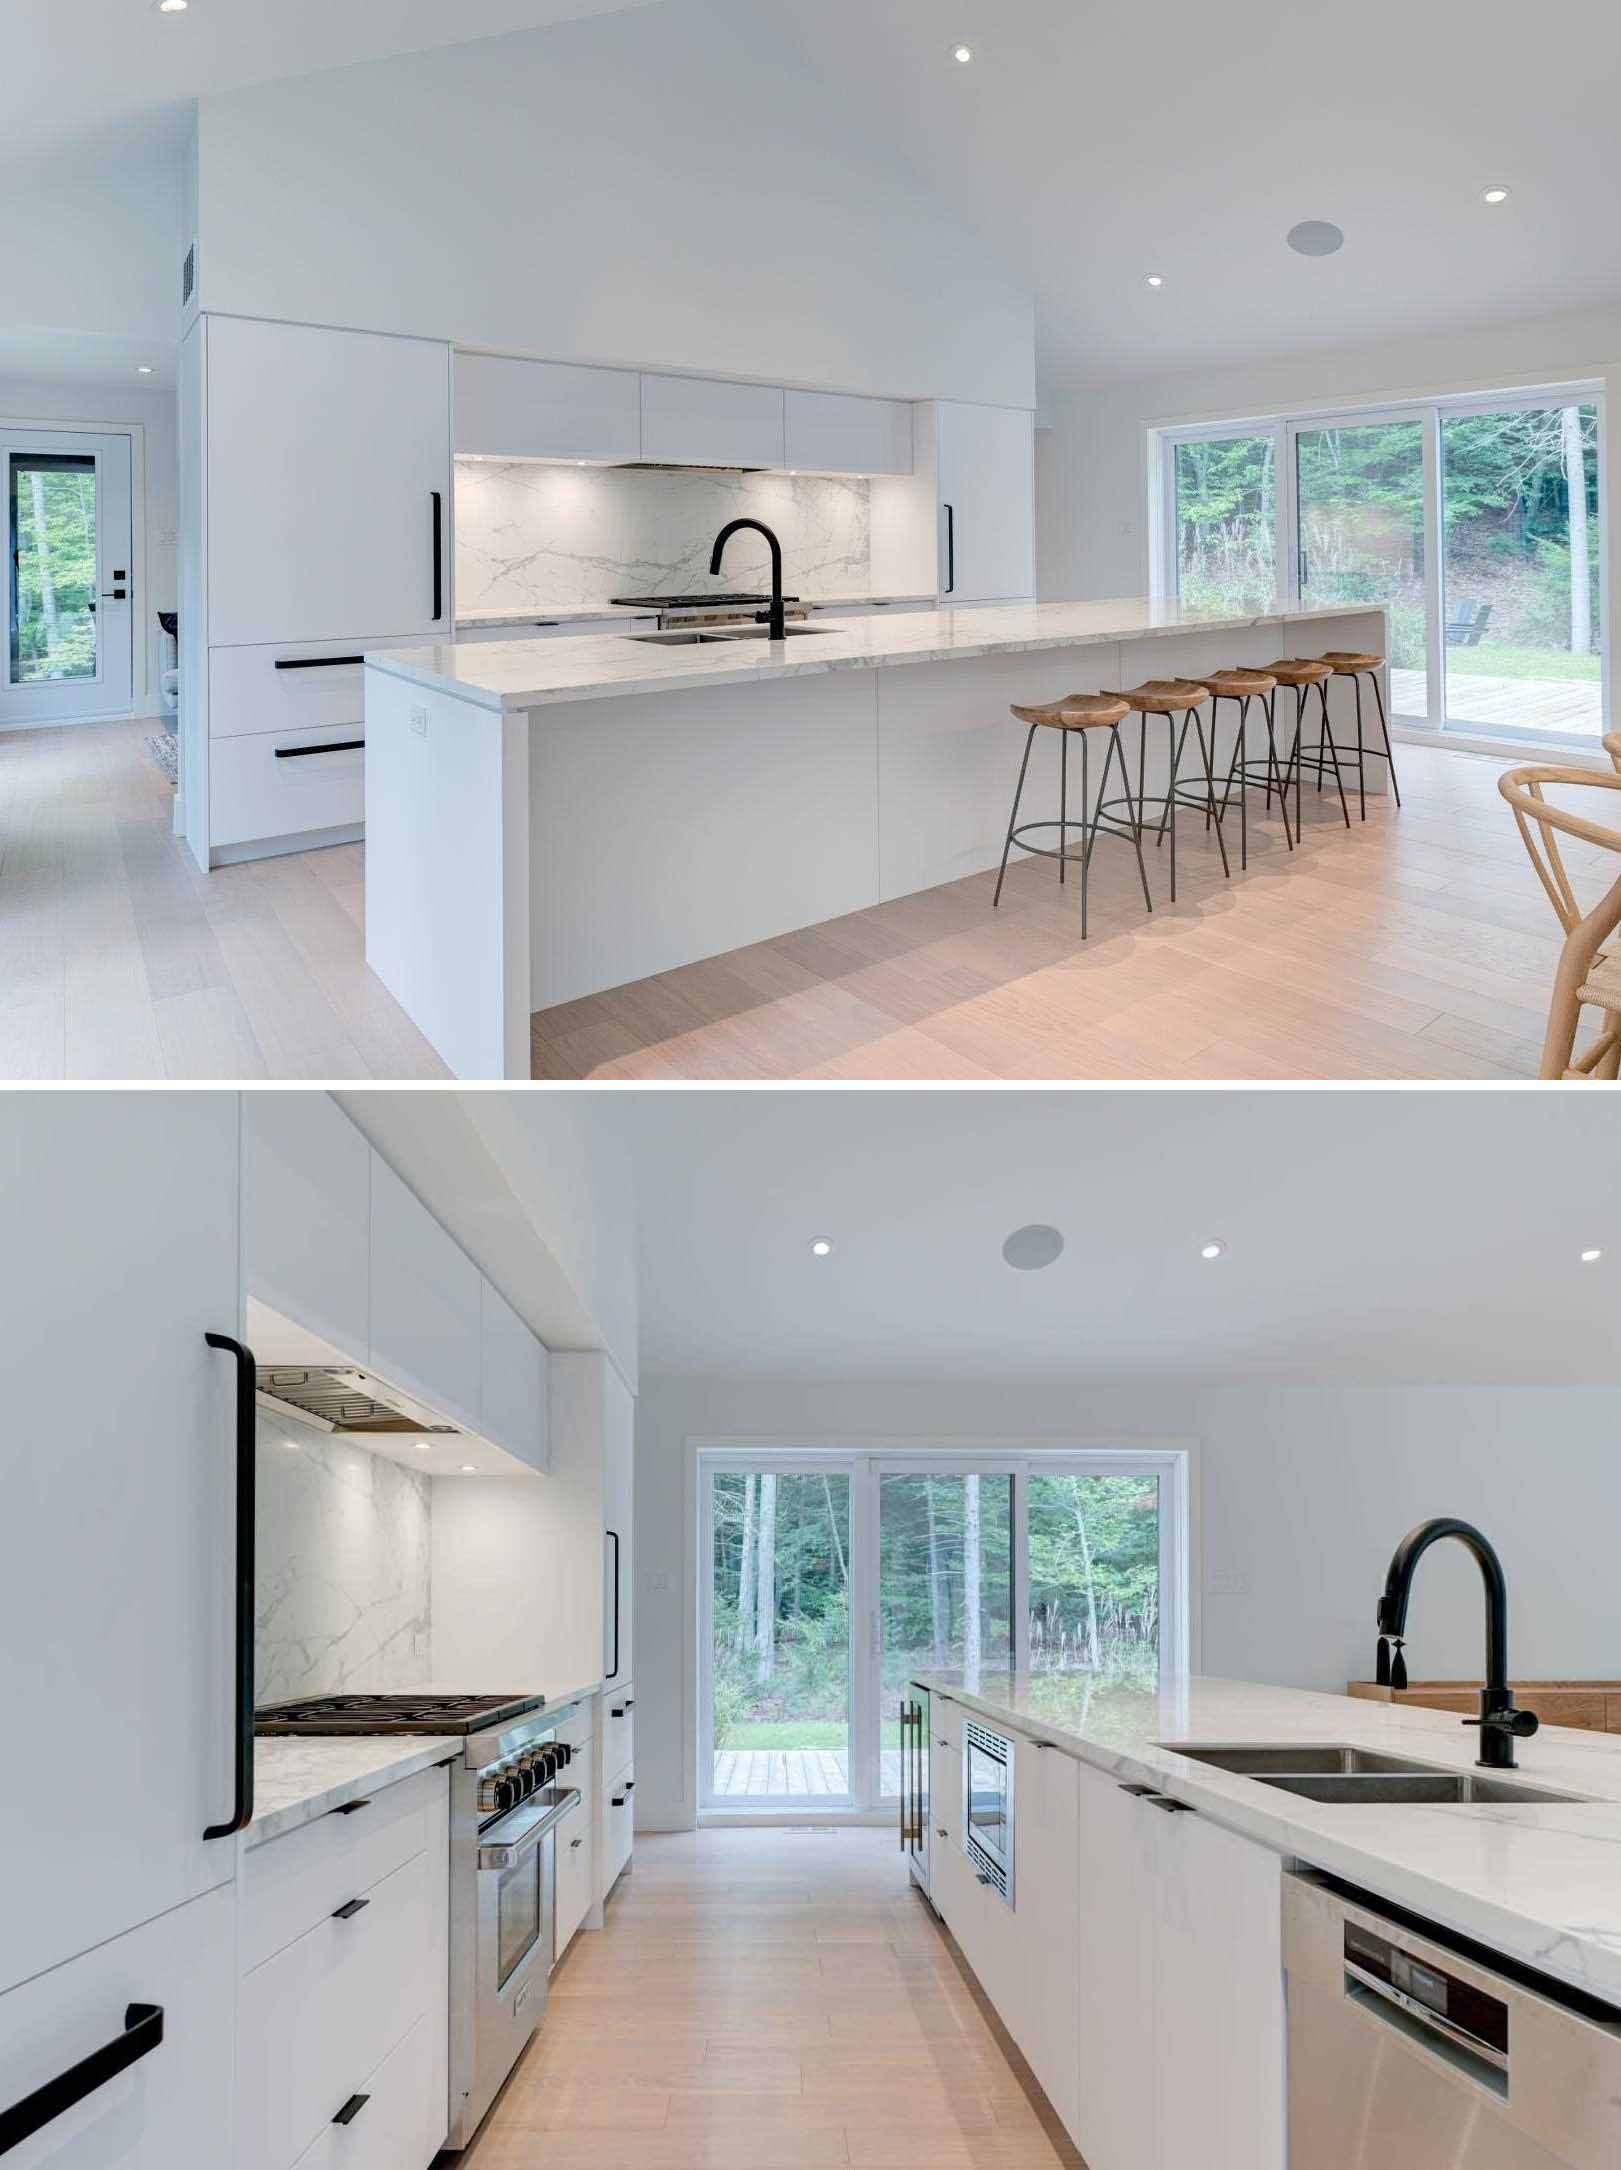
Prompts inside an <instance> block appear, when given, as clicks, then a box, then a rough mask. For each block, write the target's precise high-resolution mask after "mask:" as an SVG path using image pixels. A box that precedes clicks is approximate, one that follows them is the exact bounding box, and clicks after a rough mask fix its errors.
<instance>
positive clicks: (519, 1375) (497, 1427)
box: [479, 1281, 548, 1471]
mask: <svg viewBox="0 0 1621 2170" xmlns="http://www.w3.org/2000/svg"><path fill="white" fill-rule="evenodd" d="M479 1348H480V1367H479V1368H480V1403H479V1406H480V1416H479V1430H480V1432H481V1433H482V1434H483V1436H484V1437H485V1438H486V1439H487V1440H489V1441H490V1443H491V1445H492V1446H497V1447H505V1449H506V1450H507V1452H508V1453H509V1454H515V1455H516V1456H517V1457H518V1459H519V1461H520V1462H527V1463H528V1465H529V1467H530V1468H531V1469H537V1470H542V1471H544V1470H545V1468H546V1467H547V1462H548V1456H547V1451H546V1351H545V1350H544V1348H542V1346H541V1344H540V1342H539V1341H538V1340H537V1338H536V1337H535V1335H534V1334H532V1333H531V1332H530V1330H529V1328H528V1327H527V1326H526V1325H525V1323H524V1321H523V1320H522V1319H521V1318H519V1316H518V1314H517V1312H516V1311H514V1310H513V1308H512V1306H511V1304H509V1303H508V1302H507V1300H506V1298H505V1297H504V1296H502V1295H501V1294H500V1292H499V1291H498V1290H496V1289H494V1288H492V1287H491V1286H490V1284H489V1282H488V1281H486V1282H484V1283H483V1287H482V1293H481V1297H480V1304H479Z"/></svg>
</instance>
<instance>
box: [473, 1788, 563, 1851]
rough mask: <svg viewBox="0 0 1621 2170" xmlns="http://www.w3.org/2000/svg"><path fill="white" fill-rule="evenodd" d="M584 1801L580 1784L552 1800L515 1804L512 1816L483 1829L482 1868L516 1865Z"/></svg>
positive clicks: (504, 1817)
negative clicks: (517, 1806)
mask: <svg viewBox="0 0 1621 2170" xmlns="http://www.w3.org/2000/svg"><path fill="white" fill-rule="evenodd" d="M579 1805H580V1789H579V1787H578V1786H564V1787H563V1788H561V1790H560V1791H558V1792H556V1793H554V1794H553V1796H552V1798H551V1799H550V1800H549V1801H545V1802H539V1801H531V1802H530V1803H529V1804H528V1806H527V1807H525V1808H515V1809H514V1810H513V1811H512V1814H511V1815H510V1816H503V1817H502V1818H501V1820H500V1822H499V1823H492V1824H491V1825H490V1827H489V1829H488V1830H487V1831H481V1832H480V1833H479V1841H478V1865H479V1867H480V1868H481V1869H510V1868H514V1867H516V1865H517V1864H518V1862H520V1861H521V1860H522V1859H523V1857H524V1855H525V1854H526V1853H529V1852H531V1851H532V1849H533V1848H535V1847H536V1846H538V1845H539V1844H540V1842H541V1840H542V1839H543V1838H544V1837H545V1836H546V1834H547V1832H548V1831H553V1830H555V1829H556V1828H557V1826H558V1825H559V1824H560V1823H561V1822H562V1820H563V1818H564V1817H565V1816H567V1815H569V1814H571V1813H572V1811H573V1810H575V1809H576V1808H578V1807H579Z"/></svg>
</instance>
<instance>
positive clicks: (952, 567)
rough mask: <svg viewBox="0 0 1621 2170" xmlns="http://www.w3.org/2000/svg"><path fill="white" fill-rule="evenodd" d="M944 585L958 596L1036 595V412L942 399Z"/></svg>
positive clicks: (977, 599)
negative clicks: (972, 404)
mask: <svg viewBox="0 0 1621 2170" xmlns="http://www.w3.org/2000/svg"><path fill="white" fill-rule="evenodd" d="M938 420H939V444H938V458H939V489H940V592H941V595H942V597H943V598H944V599H945V600H947V601H949V602H952V603H990V602H1000V601H1007V600H1012V599H1017V598H1020V597H1024V596H1031V595H1034V594H1035V592H1036V559H1035V531H1036V529H1035V417H1034V416H1033V415H1031V414H1029V413H1027V412H1026V411H1025V410H1024V409H1023V408H1019V407H970V406H964V405H962V404H960V403H959V402H957V401H953V400H942V401H941V402H940V405H939V408H938Z"/></svg>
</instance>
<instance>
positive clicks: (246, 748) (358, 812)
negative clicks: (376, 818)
mask: <svg viewBox="0 0 1621 2170" xmlns="http://www.w3.org/2000/svg"><path fill="white" fill-rule="evenodd" d="M361 736H362V733H361V728H360V726H359V725H358V724H327V725H325V726H323V728H322V729H320V730H318V731H266V732H259V733H256V734H255V735H254V736H253V737H251V738H225V739H216V740H215V741H214V744H213V746H212V747H211V748H210V751H209V756H208V806H209V839H210V842H211V843H213V844H214V845H216V846H221V845H226V844H251V843H256V842H258V841H259V840H260V839H261V838H264V837H271V836H303V835H305V834H306V833H308V832H311V831H314V830H316V829H343V828H350V827H354V826H358V825H359V824H360V823H361V822H363V821H364V820H365V818H366V769H365V753H364V750H363V749H362V748H360V747H357V746H354V745H352V743H351V741H353V740H354V739H356V738H359V737H361ZM333 748H342V749H344V750H342V751H333V750H332V749H333Z"/></svg>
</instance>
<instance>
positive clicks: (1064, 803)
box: [1058, 731, 1086, 935]
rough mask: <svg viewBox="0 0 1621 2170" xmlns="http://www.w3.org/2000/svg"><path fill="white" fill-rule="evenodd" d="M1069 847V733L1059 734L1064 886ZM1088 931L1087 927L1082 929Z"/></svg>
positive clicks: (1061, 879)
mask: <svg viewBox="0 0 1621 2170" xmlns="http://www.w3.org/2000/svg"><path fill="white" fill-rule="evenodd" d="M1068 849H1069V733H1068V732H1067V731H1060V732H1059V734H1058V886H1059V888H1060V889H1062V888H1063V886H1064V876H1065V874H1066V873H1067V872H1068V868H1067V866H1066V864H1065V859H1064V854H1065V852H1066V851H1067V850H1068ZM1081 932H1082V934H1083V935H1084V934H1085V932H1086V929H1085V927H1084V926H1083V927H1082V929H1081Z"/></svg>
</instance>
